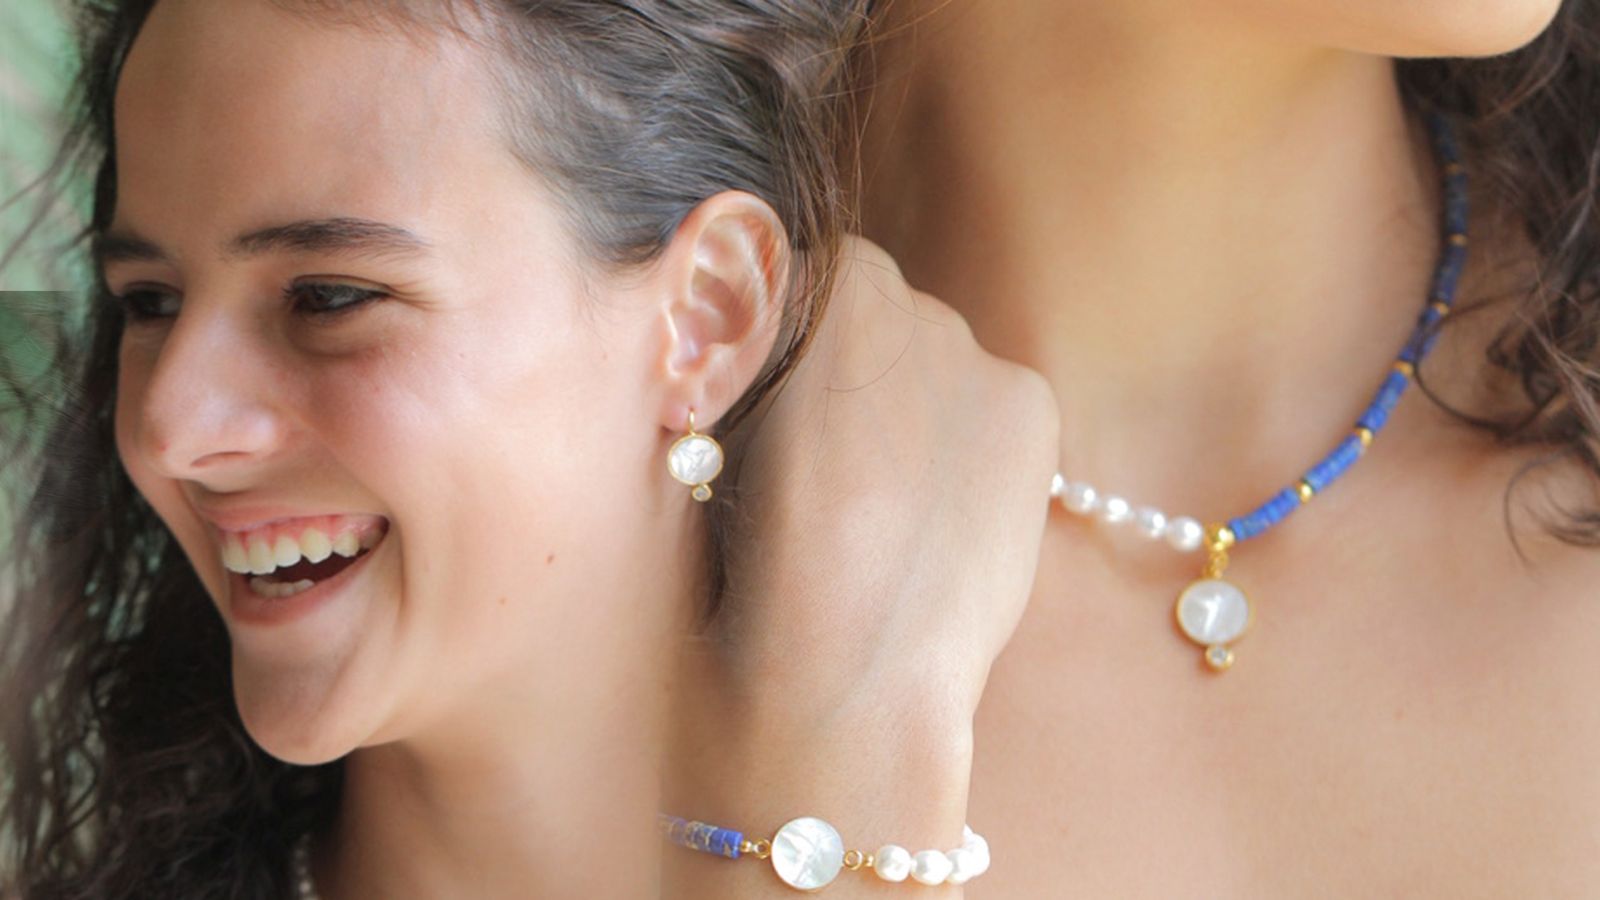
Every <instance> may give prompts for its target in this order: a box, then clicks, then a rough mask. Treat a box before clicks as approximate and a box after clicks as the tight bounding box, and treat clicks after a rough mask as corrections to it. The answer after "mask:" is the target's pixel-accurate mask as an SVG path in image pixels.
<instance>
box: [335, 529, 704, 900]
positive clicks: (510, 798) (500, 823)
mask: <svg viewBox="0 0 1600 900" xmlns="http://www.w3.org/2000/svg"><path fill="white" fill-rule="evenodd" d="M665 518H666V517H662V518H661V519H659V520H658V519H657V518H656V517H645V516H641V517H640V522H639V525H638V527H637V528H636V529H633V533H631V534H630V535H623V534H619V535H618V546H619V547H620V548H622V549H621V550H620V551H619V552H621V553H622V554H623V555H624V556H625V557H626V558H627V559H628V565H626V566H621V565H619V566H617V567H615V569H614V570H612V571H608V572H600V573H596V575H595V579H594V581H593V584H592V588H593V592H592V594H591V595H589V596H584V597H539V598H535V597H523V598H511V599H512V601H513V602H518V601H522V602H536V601H537V602H543V603H548V604H552V608H551V612H550V615H549V616H548V621H549V625H550V629H551V630H552V631H554V632H558V633H559V638H558V640H560V641H562V642H568V644H569V646H570V647H580V648H583V647H586V648H592V651H585V652H582V653H581V654H580V653H571V652H567V653H564V654H559V655H560V660H559V661H553V660H551V659H550V658H549V657H551V656H553V655H558V654H552V653H550V652H544V653H540V652H537V651H536V650H534V649H530V651H529V653H528V654H526V656H525V658H523V659H521V660H519V661H518V662H517V663H516V664H515V665H514V666H513V667H512V669H511V670H508V671H503V672H499V673H496V674H495V675H493V676H491V677H490V678H488V679H487V682H488V683H485V684H481V685H479V686H478V687H477V688H476V689H473V690H470V691H467V692H465V693H466V694H468V696H465V697H452V699H451V700H450V701H449V702H441V703H437V704H434V705H435V706H436V707H437V708H438V709H440V710H442V712H441V713H439V714H438V715H437V716H436V717H433V718H429V719H427V720H424V721H416V720H414V717H413V721H409V722H408V723H407V725H406V729H405V730H406V732H407V733H406V735H405V737H403V738H401V739H398V740H392V741H389V742H386V743H378V744H375V745H373V746H368V747H363V748H361V749H359V750H356V751H355V752H353V753H352V754H350V756H349V757H348V758H347V760H346V763H345V765H346V770H345V781H344V789H343V793H342V797H341V805H340V812H339V815H338V817H337V819H336V821H335V823H334V826H333V828H332V834H331V835H330V836H329V838H328V840H326V841H325V843H324V846H322V847H320V848H319V849H318V850H317V852H316V854H315V856H314V859H313V873H314V875H315V877H316V880H317V883H318V889H319V893H320V894H321V895H322V897H323V898H324V900H342V898H351V897H389V898H396V900H404V898H412V897H415V898H423V897H446V896H469V895H470V896H473V897H485V898H490V897H508V898H509V897H533V896H537V897H550V898H568V897H570V898H588V897H599V896H606V897H612V896H614V897H644V896H654V895H655V892H656V890H657V880H658V878H659V871H658V864H659V859H660V856H659V854H660V847H661V841H660V836H659V830H658V826H657V823H656V816H657V814H658V812H659V811H660V805H659V796H660V748H661V746H662V743H663V741H664V739H665V734H664V730H665V714H666V706H667V701H668V688H669V685H668V683H667V681H666V679H665V673H667V672H669V670H670V666H669V656H668V653H669V650H670V648H672V647H675V646H676V642H677V636H678V635H679V634H681V633H682V631H683V630H684V629H685V628H686V627H687V621H688V616H689V614H690V612H691V611H692V608H693V601H694V600H695V595H694V593H693V591H692V590H691V587H692V585H693V584H694V583H695V580H696V579H695V577H694V574H695V573H694V571H693V569H692V563H693V562H694V561H695V560H697V559H699V558H702V557H703V554H704V551H703V550H702V549H700V542H699V539H698V537H697V535H698V532H697V531H696V529H695V527H694V525H693V523H692V521H690V520H689V519H688V518H687V517H686V518H685V522H684V525H683V527H682V533H681V534H679V535H677V540H675V539H674V537H673V536H671V535H667V534H660V533H657V534H645V532H646V531H647V530H649V529H650V528H652V527H654V526H653V525H651V524H650V523H655V522H658V521H665ZM630 538H632V539H630ZM535 637H536V639H535V640H532V641H530V648H532V647H535V646H539V645H541V642H542V646H544V648H545V650H546V651H549V650H550V649H551V647H550V644H551V636H550V635H549V634H545V635H539V636H535ZM574 659H577V660H579V661H578V662H577V663H576V664H574V662H573V660H574ZM437 664H438V665H439V666H441V667H448V666H450V665H451V663H450V661H449V660H438V661H437ZM440 674H441V678H445V677H446V676H447V674H448V673H447V672H445V671H441V673H440Z"/></svg>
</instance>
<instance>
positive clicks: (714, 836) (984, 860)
mask: <svg viewBox="0 0 1600 900" xmlns="http://www.w3.org/2000/svg"><path fill="white" fill-rule="evenodd" d="M660 822H661V829H662V832H663V834H664V835H665V836H666V838H667V840H669V841H671V842H672V843H674V844H677V845H678V846H680V847H687V848H689V849H690V850H698V851H700V852H702V853H713V854H716V855H717V856H725V857H727V858H728V859H738V858H739V857H740V856H743V855H749V856H753V857H755V858H756V859H763V860H765V859H770V860H771V861H772V868H773V871H775V872H777V873H778V878H779V879H781V880H782V881H783V883H784V884H787V885H789V886H790V887H793V888H799V889H800V890H803V891H815V890H818V889H820V888H823V887H826V886H827V885H828V884H829V883H830V882H832V881H833V879H834V878H836V877H838V875H839V872H840V870H842V869H849V870H850V871H852V872H858V871H861V870H862V869H871V870H872V872H873V873H874V874H876V875H877V876H878V877H879V878H881V879H883V880H884V881H905V880H906V879H907V878H908V877H909V878H910V879H911V880H913V881H916V882H918V883H920V884H929V885H933V884H966V883H967V881H968V880H970V879H972V878H975V877H977V876H979V875H982V874H983V873H984V872H987V871H988V870H989V842H988V841H986V840H984V839H983V837H982V836H981V835H979V834H977V833H976V832H974V831H973V830H972V829H971V828H970V827H966V826H963V827H962V831H963V838H962V842H961V846H960V847H957V848H955V849H954V850H949V851H945V850H923V851H921V852H918V853H912V852H911V851H909V850H907V849H906V848H904V847H901V846H899V845H898V844H885V845H883V846H882V847H879V848H878V849H877V851H876V852H873V853H865V852H863V851H861V850H846V849H845V848H844V840H843V839H842V838H840V837H839V832H838V830H836V829H835V828H834V827H833V826H832V825H829V824H828V823H827V822H824V821H822V820H821V819H818V818H814V817H812V816H802V817H800V818H798V819H793V820H790V821H789V822H786V823H784V825H783V827H782V828H779V829H778V832H777V834H774V835H773V836H772V838H771V839H770V840H768V839H767V838H761V839H760V840H755V841H752V840H750V839H748V838H746V837H745V836H744V835H743V834H741V833H740V832H737V831H734V830H733V829H731V828H719V827H717V826H715V825H708V824H706V823H705V822H693V821H689V820H687V819H681V818H679V817H677V816H669V815H666V814H664V813H663V814H662V815H661V817H660Z"/></svg>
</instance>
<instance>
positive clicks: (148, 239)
mask: <svg viewBox="0 0 1600 900" xmlns="http://www.w3.org/2000/svg"><path fill="white" fill-rule="evenodd" d="M477 52H481V51H479V50H475V49H473V48H470V47H469V46H468V45H466V44H465V43H464V42H461V41H459V40H457V39H454V38H445V37H439V38H438V40H437V43H436V44H434V45H432V46H429V47H424V46H422V45H421V44H419V43H417V42H415V41H413V40H410V39H407V38H403V37H400V36H397V35H396V34H393V33H390V34H380V33H378V32H377V31H375V30H362V29H357V28H352V27H336V26H331V25H328V24H325V23H319V22H315V21H312V20H310V19H305V18H301V17H298V16H294V15H290V14H287V13H285V12H283V11H281V10H278V9H275V8H273V7H272V6H270V5H269V4H267V3H264V2H260V0H163V2H161V3H159V4H158V5H157V6H156V8H155V10H154V12H153V13H152V15H151V16H150V19H149V21H148V22H147V23H146V25H145V27H144V29H143V32H142V33H141V34H140V36H139V37H138V39H137V41H136V42H135V44H134V46H133V48H132V50H131V53H130V56H129V58H128V62H127V65H126V68H125V70H124V72H123V74H122V76H121V81H120V83H119V86H118V90H117V96H116V105H115V117H116V169H117V174H118V181H119V188H118V193H119V196H118V200H117V207H116V211H115V219H114V222H113V223H112V227H111V228H110V229H109V231H110V232H111V233H113V234H114V235H116V236H118V237H119V238H127V239H129V240H111V241H108V242H107V243H106V248H107V253H106V257H105V262H104V266H105V268H104V274H105V277H106V280H107V284H108V286H109V288H110V290H111V291H112V293H113V294H116V295H119V296H127V297H129V299H130V300H131V302H133V303H134V304H135V305H136V306H138V307H140V308H143V309H144V310H145V311H146V312H151V313H154V314H156V316H157V317H156V318H153V319H150V320H148V321H144V322H139V321H130V322H129V324H128V327H127V329H126V332H125V334H124V337H123V340H122V346H121V353H120V382H119V386H118V400H117V408H116V440H117V448H118V452H119V454H120V455H121V458H122V461H123V464H124V465H125V467H126V468H127V471H128V473H129V474H130V476H131V477H132V479H133V481H134V483H135V484H136V485H137V487H138V488H139V490H140V491H141V492H142V493H143V495H144V496H145V497H147V498H148V499H149V501H150V502H151V504H152V505H153V506H154V508H155V510H156V511H157V512H158V513H159V514H160V516H161V518H162V519H163V520H164V521H165V523H166V524H167V526H168V527H169V528H170V529H171V531H172V532H173V533H174V534H175V535H176V537H177V539H178V541H179V542H180V543H181V545H182V547H183V549H184V551H185V552H186V553H187V554H188V556H189V558H190V560H191V561H192V563H193V565H194V567H195V569H196V571H197V573H198V575H199V577H200V580H201V581H202V582H203V583H204V584H205V587H206V589H207V590H208V592H209V593H210V595H211V597H212V598H213V600H214V601H215V603H216V606H217V609H218V611H219V612H220V614H221V616H222V618H223V620H224V622H225V623H226V626H227V629H228V632H229V635H230V638H231V642H232V648H233V671H234V689H235V695H236V699H237V701H238V703H239V707H240V710H241V713H242V715H243V718H244V721H245V724H246V726H247V727H248V728H249V730H250V732H251V734H252V736H253V737H254V738H255V739H256V740H257V741H258V742H260V743H261V744H262V746H263V747H264V748H265V749H267V750H268V751H269V752H272V753H274V754H275V755H278V756H280V757H281V758H285V759H289V760H291V761H299V762H315V761H322V760H325V759H331V758H334V757H336V756H338V755H340V754H342V753H344V752H346V751H348V750H350V749H353V748H354V747H356V746H360V745H363V744H368V743H376V742H381V741H384V740H387V739H392V738H396V737H400V736H403V735H405V734H407V733H408V732H409V731H410V730H412V729H415V728H419V727H422V726H423V725H424V724H437V723H439V722H442V721H443V720H442V719H438V718H436V716H437V714H438V713H440V712H441V711H443V710H446V709H452V708H460V707H461V705H462V704H463V702H464V701H463V698H465V697H469V696H470V697H482V696H484V689H485V688H486V687H488V686H493V685H495V684H496V683H498V685H499V687H500V688H502V689H505V688H509V687H510V685H512V684H519V685H520V684H522V683H523V682H524V681H525V680H526V679H529V678H535V679H537V678H538V677H540V676H541V674H543V675H550V676H552V677H553V678H554V679H555V681H556V682H557V684H556V687H559V681H560V679H559V677H558V676H559V675H561V674H563V673H565V672H579V671H582V668H583V664H584V660H585V657H586V656H589V655H592V654H593V653H594V652H595V650H596V648H595V647H594V646H593V645H592V643H590V642H589V641H588V639H587V635H589V634H591V633H592V634H596V635H598V634H601V633H603V628H602V627H601V626H599V625H595V624H593V623H596V622H603V621H605V620H606V616H607V610H608V609H609V608H610V604H612V603H613V600H612V599H610V598H611V597H612V596H613V595H616V594H623V595H625V594H626V592H627V591H628V590H629V589H631V588H632V587H636V586H637V585H636V584H635V581H636V580H637V578H638V577H641V576H640V575H639V573H636V572H634V571H633V569H632V568H631V567H630V564H629V561H630V560H631V559H633V558H635V556H634V555H632V551H631V550H630V548H637V547H638V546H640V545H643V544H645V542H648V541H651V540H655V539H657V538H659V537H660V532H661V531H663V530H665V528H666V526H665V524H664V523H665V522H667V521H669V520H671V519H672V518H673V516H672V514H671V510H672V509H676V508H677V507H670V505H669V504H668V503H667V502H666V501H665V500H664V499H662V498H665V497H667V496H668V495H667V494H666V493H665V491H667V490H668V489H667V487H666V486H665V485H663V482H665V481H666V479H665V478H663V477H662V476H663V474H664V463H663V461H662V457H660V456H659V455H658V451H659V446H660V442H661V440H662V437H663V434H664V433H663V432H662V430H661V429H660V427H659V423H660V421H661V419H660V416H659V414H658V412H657V406H658V405H659V403H660V400H659V396H658V395H655V394H652V392H651V390H650V386H651V384H650V380H649V362H650V361H651V360H655V359H657V358H659V356H660V351H659V346H658V345H659V340H660V338H659V315H657V316H655V317H651V316H649V315H646V310H647V306H648V304H647V302H646V300H645V293H646V292H647V290H648V284H647V279H635V280H634V281H633V282H631V283H630V284H629V285H626V286H623V285H617V284H613V283H611V281H610V280H608V279H602V278H598V277H595V278H591V279H590V280H588V281H585V280H582V279H580V275H579V263H580V257H579V255H578V251H577V250H576V248H575V245H574V243H573V241H572V238H571V237H570V232H569V231H568V230H566V228H565V227H564V225H563V224H562V223H561V222H560V221H559V219H558V214H557V211H556V207H555V205H554V203H553V202H552V200H551V198H550V197H549V196H548V195H547V194H546V193H545V192H544V189H543V188H542V187H541V186H540V184H539V183H538V182H537V181H536V179H535V178H533V177H532V176H530V174H529V173H528V172H527V170H526V169H525V168H522V167H520V166H519V164H518V163H517V162H516V161H515V160H514V158H513V157H512V156H511V155H510V153H509V152H508V151H507V150H506V149H504V147H503V145H502V143H501V141H500V140H499V139H498V138H497V137H496V134H495V132H494V129H493V127H492V124H491V123H492V117H493V115H494V113H495V110H494V107H493V100H492V97H493V91H492V90H491V89H490V87H489V82H488V81H487V79H486V77H485V75H484V73H483V72H481V71H480V70H479V69H478V68H477V67H476V65H475V64H474V62H473V60H474V59H475V58H476V57H475V56H474V54H475V53H477ZM357 220H361V221H357ZM297 223H298V224H297ZM306 223H311V224H306ZM368 223H381V224H368ZM402 229H403V231H402ZM367 291H375V292H377V294H376V295H371V296H373V299H370V300H368V301H367V302H363V303H360V304H359V305H353V306H349V307H348V308H347V309H346V310H344V311H342V312H339V313H338V314H337V315H336V316H335V315H329V316H324V317H321V318H319V317H317V316H316V315H315V314H314V313H313V312H312V311H311V310H312V309H314V308H318V307H327V306H339V305H344V304H349V303H351V302H352V301H356V300H360V299H361V298H362V297H366V296H369V295H367V294H365V293H364V292H367ZM653 404H654V405H653ZM674 486H675V487H676V488H677V489H678V490H679V491H682V490H684V489H683V488H682V486H681V485H674ZM686 505H687V504H685V506H686ZM663 509H666V511H665V512H663ZM652 512H653V513H654V515H651V514H650V513H652ZM679 518H681V516H680V517H679ZM285 519H287V520H288V521H287V522H285V521H282V520H285ZM275 520H276V521H277V524H275V525H268V526H266V527H264V528H258V529H253V528H252V527H251V526H252V525H255V524H257V523H266V522H273V521H275ZM317 531H320V532H321V534H320V536H319V535H318V534H311V535H310V537H306V535H307V533H308V532H317ZM343 532H349V533H350V536H349V537H344V538H342V540H343V541H344V542H346V543H345V544H344V545H343V547H342V549H344V550H345V551H347V552H348V551H351V550H353V549H355V548H359V547H363V546H368V545H372V544H373V541H374V540H376V541H377V542H376V544H375V546H372V549H370V550H369V551H367V552H366V553H365V554H363V555H362V556H361V557H359V558H357V562H356V565H355V567H354V568H352V569H350V570H348V571H347V572H345V573H344V574H342V575H341V576H339V577H340V579H341V581H340V582H330V583H329V584H330V586H332V585H333V584H337V585H338V587H337V590H334V591H326V590H323V589H321V588H318V589H316V590H315V591H314V592H313V593H314V594H315V593H321V594H323V595H324V596H323V598H322V599H321V600H319V601H318V602H316V603H315V604H314V605H308V604H304V603H302V604H300V605H302V606H305V609H303V610H302V611H301V614H298V615H296V616H294V617H293V618H292V620H289V621H274V622H267V621H264V620H263V619H262V615H263V611H267V612H268V614H270V611H271V610H278V611H280V612H281V611H284V610H289V609H292V608H293V605H294V604H292V602H291V601H287V600H268V599H265V598H257V597H255V596H254V591H253V590H252V588H251V587H249V583H248V582H249V579H250V578H252V577H253V576H252V575H251V574H248V573H247V574H235V573H233V572H231V571H230V570H229V568H228V567H227V566H225V557H227V558H230V559H231V561H232V563H233V565H234V567H235V568H237V567H254V566H257V565H258V564H260V563H263V562H264V561H266V560H269V559H270V560H272V562H270V563H267V565H268V566H270V565H275V564H276V562H277V560H276V555H277V554H278V553H287V554H288V555H287V556H286V557H285V558H286V559H293V558H294V557H295V556H296V555H297V553H298V554H305V555H306V556H308V557H309V558H321V557H322V556H324V555H325V554H327V553H329V552H330V551H329V547H328V546H327V545H328V544H331V545H332V547H333V551H332V552H333V556H331V557H329V558H328V559H327V560H325V561H324V563H323V565H324V566H326V565H327V563H328V562H332V561H336V560H341V559H344V557H343V556H342V555H341V554H340V553H339V552H338V550H339V549H340V548H341V538H340V535H341V534H342V533H343ZM286 539H287V541H288V542H287V543H285V540H286ZM230 541H239V545H238V548H237V549H233V550H230V548H229V542H230ZM257 541H259V543H260V544H261V546H258V547H254V548H252V546H251V545H252V543H253V542H257ZM252 552H253V553H254V555H252ZM229 554H231V557H230V556H228V555H229ZM266 577H267V578H268V579H271V578H273V576H272V575H267V576H266ZM278 577H279V578H280V579H281V578H282V577H283V573H282V572H279V573H278ZM269 590H275V589H269ZM310 596H312V595H311V594H308V595H306V597H310ZM629 599H630V600H633V601H634V602H637V598H629ZM586 629H592V631H586ZM502 679H504V680H502Z"/></svg>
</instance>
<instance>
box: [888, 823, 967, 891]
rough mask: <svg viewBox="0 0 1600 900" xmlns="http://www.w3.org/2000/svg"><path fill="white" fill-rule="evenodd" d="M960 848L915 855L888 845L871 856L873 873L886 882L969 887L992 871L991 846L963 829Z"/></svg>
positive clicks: (904, 849) (895, 845)
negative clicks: (990, 868)
mask: <svg viewBox="0 0 1600 900" xmlns="http://www.w3.org/2000/svg"><path fill="white" fill-rule="evenodd" d="M961 831H962V843H961V846H959V847H957V848H956V849H954V850H950V851H940V850H923V851H922V852H920V853H917V854H912V853H911V851H909V850H907V849H906V848H904V847H901V846H900V845H898V844H885V845H883V846H882V847H879V848H878V850H877V852H876V853H874V854H872V871H873V872H875V873H876V874H877V876H878V877H879V878H881V879H883V880H884V881H896V882H898V881H905V880H906V878H908V877H909V878H911V879H912V880H913V881H916V882H918V883H920V884H945V883H949V884H966V883H967V882H968V881H969V880H971V879H973V878H976V877H978V876H979V875H982V874H983V873H984V872H987V871H989V842H988V841H986V840H984V839H983V837H982V836H980V835H978V834H977V833H975V832H974V831H973V830H972V828H971V827H970V826H965V825H964V826H962V829H961Z"/></svg>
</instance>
